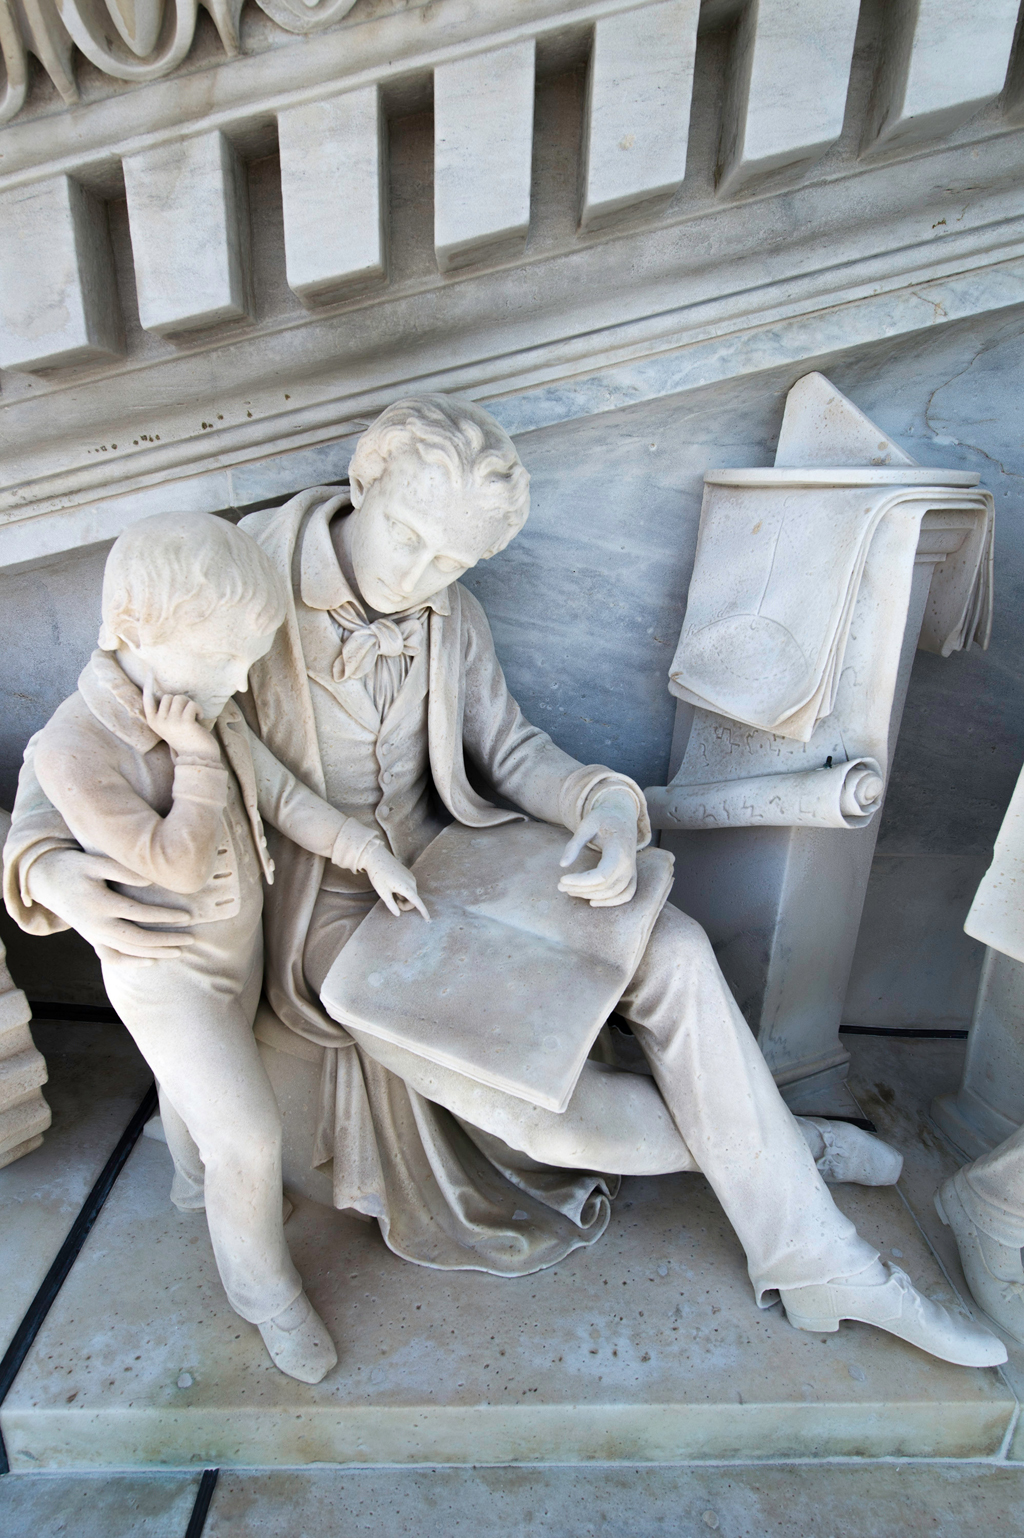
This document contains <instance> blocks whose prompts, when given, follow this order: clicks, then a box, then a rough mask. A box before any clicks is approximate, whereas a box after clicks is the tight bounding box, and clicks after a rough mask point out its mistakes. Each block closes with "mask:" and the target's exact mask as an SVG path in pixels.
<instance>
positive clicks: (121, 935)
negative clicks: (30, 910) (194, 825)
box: [26, 849, 195, 961]
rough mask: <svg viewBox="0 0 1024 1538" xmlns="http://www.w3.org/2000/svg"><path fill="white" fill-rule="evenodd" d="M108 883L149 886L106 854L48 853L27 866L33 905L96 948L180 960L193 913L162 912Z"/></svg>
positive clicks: (190, 941) (191, 940)
mask: <svg viewBox="0 0 1024 1538" xmlns="http://www.w3.org/2000/svg"><path fill="white" fill-rule="evenodd" d="M108 881H118V882H121V883H122V884H123V885H124V886H138V887H141V886H151V885H152V882H149V881H146V880H144V879H143V877H141V876H136V875H135V874H134V873H133V872H132V871H130V870H126V869H125V867H124V866H123V865H119V864H118V862H117V861H116V860H111V859H108V858H107V857H106V855H99V854H85V853H84V852H83V851H82V850H80V849H50V850H48V851H47V853H46V854H42V855H40V856H39V858H38V860H36V861H34V863H33V864H32V865H31V867H30V868H29V872H28V878H27V881H26V887H27V889H28V895H29V897H31V899H32V901H33V902H37V903H39V904H41V906H42V907H44V908H48V909H49V910H50V912H51V913H55V914H56V915H57V917H58V918H61V919H63V920H64V922H65V924H70V926H71V928H72V929H77V930H78V933H79V934H80V935H81V936H82V938H83V939H85V940H88V942H89V944H90V945H93V946H95V947H96V948H97V949H100V948H103V949H106V950H111V951H119V952H120V953H121V955H122V956H137V957H139V958H141V959H143V960H150V961H169V960H173V959H174V958H175V957H176V956H180V955H181V952H182V949H183V948H184V947H185V946H189V945H193V944H194V943H195V940H194V936H192V935H191V934H188V933H187V932H185V933H183V932H182V926H183V925H185V924H187V923H188V922H189V915H188V914H187V913H183V912H182V911H181V909H180V908H158V907H155V906H152V905H151V904H149V903H140V902H136V901H135V899H134V898H133V897H125V896H124V895H123V894H122V893H121V892H115V891H113V890H112V889H111V888H110V887H109V886H108V885H107V882H108ZM140 924H165V925H167V929H168V930H170V931H171V932H170V933H168V932H167V930H159V929H157V930H148V929H140V928H139V927H138V926H139V925H140Z"/></svg>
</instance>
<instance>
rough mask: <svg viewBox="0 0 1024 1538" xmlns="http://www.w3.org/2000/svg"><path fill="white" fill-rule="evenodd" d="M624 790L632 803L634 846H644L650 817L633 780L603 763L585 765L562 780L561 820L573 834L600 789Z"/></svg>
mask: <svg viewBox="0 0 1024 1538" xmlns="http://www.w3.org/2000/svg"><path fill="white" fill-rule="evenodd" d="M607 790H624V791H625V792H626V793H627V795H629V796H630V797H631V798H632V800H633V802H634V803H635V805H636V830H637V841H636V847H637V849H646V847H647V845H648V844H649V843H650V842H651V819H650V817H649V816H648V813H647V801H646V799H645V797H644V793H643V791H642V790H641V789H640V787H639V785H638V784H637V783H636V781H635V780H631V779H630V778H629V776H628V775H627V774H616V773H615V771H614V769H606V768H605V766H604V765H603V764H588V765H587V766H586V768H583V769H577V770H576V771H575V772H574V773H573V774H570V775H569V777H568V779H567V780H566V781H565V782H564V784H563V786H562V789H561V793H560V796H559V805H560V811H561V816H562V821H563V822H564V824H565V826H566V827H567V828H568V829H570V831H571V832H573V833H575V832H576V829H577V828H578V827H579V825H580V823H581V822H582V821H583V819H584V817H586V816H587V814H588V813H589V812H590V811H591V810H592V808H593V806H594V804H595V802H596V801H597V799H598V797H599V795H600V793H601V791H607Z"/></svg>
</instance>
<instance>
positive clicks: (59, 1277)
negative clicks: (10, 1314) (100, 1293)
mask: <svg viewBox="0 0 1024 1538" xmlns="http://www.w3.org/2000/svg"><path fill="white" fill-rule="evenodd" d="M156 1105H157V1095H156V1085H155V1084H151V1085H150V1087H149V1089H147V1091H146V1093H145V1094H144V1095H143V1097H142V1102H141V1104H140V1105H139V1108H138V1110H137V1111H136V1112H135V1115H134V1116H133V1117H132V1119H131V1121H130V1122H129V1123H128V1125H127V1127H125V1129H124V1131H123V1132H122V1134H121V1136H120V1138H119V1139H118V1142H117V1146H116V1147H115V1149H114V1151H113V1153H112V1154H111V1155H110V1158H109V1159H108V1160H107V1162H106V1164H105V1165H104V1166H103V1169H102V1171H101V1172H100V1175H99V1178H98V1179H97V1181H96V1183H95V1185H94V1186H93V1188H92V1190H91V1191H90V1192H89V1195H88V1196H87V1197H86V1199H85V1201H84V1202H83V1204H82V1208H81V1210H80V1212H79V1214H78V1216H77V1217H76V1219H75V1221H74V1222H73V1223H72V1225H71V1229H70V1232H69V1233H68V1236H67V1238H66V1239H65V1240H64V1243H63V1244H62V1245H61V1247H60V1249H59V1250H58V1251H57V1258H56V1259H55V1260H54V1262H53V1264H52V1265H51V1267H50V1269H49V1271H47V1273H46V1275H45V1277H44V1278H43V1280H42V1283H41V1285H40V1287H39V1291H38V1292H37V1293H36V1295H35V1297H34V1298H33V1299H32V1302H31V1303H30V1304H29V1306H28V1312H27V1313H26V1314H25V1317H24V1319H23V1320H22V1321H21V1323H20V1325H19V1326H18V1328H17V1330H16V1331H15V1335H14V1339H13V1340H12V1341H11V1344H10V1345H9V1346H8V1348H7V1351H6V1352H5V1354H4V1358H3V1361H2V1362H0V1405H2V1404H3V1402H4V1400H5V1399H6V1398H7V1395H8V1393H9V1392H10V1389H11V1387H12V1385H13V1383H14V1380H15V1378H16V1377H17V1376H18V1373H19V1371H20V1370H21V1366H22V1363H23V1362H24V1360H25V1358H26V1357H27V1356H28V1353H29V1351H30V1350H31V1349H32V1343H33V1341H34V1340H35V1338H36V1336H37V1335H38V1334H39V1331H40V1330H41V1328H42V1326H43V1321H44V1320H45V1318H46V1316H47V1314H48V1313H49V1312H50V1309H51V1308H52V1306H53V1304H54V1301H55V1300H56V1297H57V1294H58V1293H59V1292H60V1290H61V1288H62V1287H63V1285H64V1283H65V1281H66V1280H67V1278H68V1273H69V1272H70V1270H71V1267H72V1266H73V1265H74V1263H75V1261H76V1260H77V1259H78V1255H79V1253H80V1251H81V1249H82V1246H83V1244H84V1243H85V1241H86V1239H87V1238H88V1237H89V1233H90V1231H91V1229H92V1226H93V1224H94V1223H95V1222H96V1219H97V1218H98V1217H99V1215H100V1212H101V1210H102V1208H103V1203H104V1202H105V1201H106V1199H107V1197H108V1196H109V1195H110V1192H111V1190H112V1189H113V1185H114V1182H115V1180H116V1179H117V1177H118V1175H120V1173H121V1171H122V1169H123V1168H124V1166H125V1164H126V1162H127V1159H128V1155H129V1154H130V1153H131V1151H132V1149H133V1148H134V1147H135V1144H136V1143H137V1142H138V1140H139V1137H140V1135H141V1133H142V1129H143V1127H144V1126H145V1125H146V1122H147V1121H148V1120H149V1118H150V1117H151V1116H152V1114H153V1112H154V1111H155V1110H156ZM9 1472H10V1464H9V1463H8V1461H7V1450H6V1448H5V1447H4V1445H3V1438H2V1436H0V1474H7V1473H9ZM204 1477H205V1476H204ZM211 1490H212V1487H211ZM207 1505H209V1501H207ZM197 1531H201V1529H197ZM189 1532H191V1528H190V1529H189Z"/></svg>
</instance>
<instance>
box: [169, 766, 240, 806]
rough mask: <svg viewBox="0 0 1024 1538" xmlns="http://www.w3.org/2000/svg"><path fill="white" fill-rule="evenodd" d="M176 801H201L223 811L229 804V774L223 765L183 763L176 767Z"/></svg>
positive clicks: (174, 792) (174, 794) (174, 793)
mask: <svg viewBox="0 0 1024 1538" xmlns="http://www.w3.org/2000/svg"><path fill="white" fill-rule="evenodd" d="M172 794H173V796H174V799H175V801H200V802H203V803H204V804H205V805H207V806H215V807H217V808H219V810H221V811H223V810H224V808H225V807H226V806H227V803H228V772H227V770H226V769H225V768H224V766H223V764H198V763H193V764H190V763H187V762H182V760H181V759H178V761H177V763H176V764H175V765H174V790H173V792H172Z"/></svg>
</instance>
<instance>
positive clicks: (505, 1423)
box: [0, 1139, 1017, 1471]
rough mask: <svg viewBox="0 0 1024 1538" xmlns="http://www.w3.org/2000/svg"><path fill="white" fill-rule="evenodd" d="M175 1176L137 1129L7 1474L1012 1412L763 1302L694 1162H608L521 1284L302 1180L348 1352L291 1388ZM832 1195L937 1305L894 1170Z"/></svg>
mask: <svg viewBox="0 0 1024 1538" xmlns="http://www.w3.org/2000/svg"><path fill="white" fill-rule="evenodd" d="M169 1181H170V1160H169V1156H168V1153H167V1150H166V1148H165V1147H163V1146H162V1145H160V1144H158V1143H154V1142H152V1141H150V1140H148V1139H142V1140H140V1142H139V1144H138V1145H137V1147H136V1149H135V1152H134V1153H133V1155H132V1157H131V1159H130V1161H129V1163H128V1165H127V1167H126V1169H125V1171H124V1173H123V1174H122V1176H121V1178H120V1180H119V1181H118V1184H117V1186H116V1187H115V1189H114V1191H113V1193H112V1195H111V1197H110V1199H109V1200H108V1202H107V1205H106V1207H105V1208H104V1211H103V1213H102V1214H101V1217H100V1219H99V1221H98V1223H97V1225H96V1227H95V1228H94V1230H93V1232H92V1234H91V1235H90V1237H89V1239H88V1241H87V1243H86V1245H85V1248H84V1249H83V1251H82V1254H81V1256H80V1258H79V1260H78V1262H77V1264H76V1265H75V1267H74V1269H73V1271H72V1273H71V1276H70V1277H69V1279H68V1281H67V1283H66V1284H65V1287H64V1289H63V1291H62V1293H61V1295H60V1297H59V1298H58V1299H57V1302H56V1303H55V1305H54V1307H53V1309H52V1310H51V1312H50V1315H49V1317H48V1319H47V1321H46V1324H45V1325H44V1327H43V1330H42V1331H41V1333H40V1335H39V1337H38V1339H37V1341H36V1343H35V1346H34V1348H33V1350H32V1352H31V1354H30V1355H29V1357H28V1359H27V1361H26V1364H25V1366H24V1368H23V1369H22V1372H21V1374H20V1376H19V1378H18V1380H17V1382H16V1384H15V1385H14V1388H13V1389H12V1391H11V1394H10V1395H9V1397H8V1399H7V1402H6V1404H5V1405H4V1407H3V1410H2V1412H0V1425H2V1429H3V1435H4V1438H5V1441H6V1444H7V1448H8V1452H9V1456H10V1460H11V1465H12V1469H14V1470H16V1471H29V1470H73V1469H77V1470H88V1469H133V1468H134V1469H142V1468H149V1469H153V1468H160V1467H162V1468H168V1469H169V1468H196V1467H200V1466H211V1465H217V1466H220V1467H221V1468H227V1467H231V1466H234V1467H245V1466H249V1467H252V1466H262V1467H274V1466H277V1467H281V1466H289V1465H290V1466H296V1465H309V1464H316V1463H334V1464H343V1465H346V1464H347V1465H384V1464H406V1465H416V1464H476V1465H479V1464H500V1463H512V1464H514V1463H538V1464H545V1463H561V1464H566V1463H588V1462H604V1463H612V1464H615V1463H618V1464H635V1463H679V1462H684V1461H693V1460H732V1459H736V1460H752V1459H763V1460H769V1459H791V1458H828V1457H837V1456H839V1457H867V1458H878V1457H897V1458H907V1457H911V1458H918V1457H928V1458H979V1457H992V1456H994V1455H996V1454H998V1452H999V1450H1000V1448H1001V1446H1002V1444H1003V1442H1004V1439H1005V1436H1006V1433H1007V1431H1008V1429H1009V1427H1010V1424H1011V1421H1012V1419H1013V1416H1014V1413H1015V1410H1016V1404H1017V1401H1016V1398H1015V1395H1014V1394H1013V1393H1012V1392H1011V1390H1010V1388H1009V1387H1008V1386H1007V1382H1006V1380H1005V1379H1004V1377H1003V1376H1002V1375H1001V1374H1000V1373H999V1372H998V1371H997V1370H995V1369H991V1370H987V1371H974V1370H968V1369H964V1368H956V1367H951V1366H947V1365H946V1364H944V1363H941V1362H937V1361H935V1360H933V1359H932V1358H930V1357H927V1356H925V1355H924V1354H923V1353H921V1352H918V1351H916V1350H915V1349H914V1348H913V1347H910V1346H907V1345H905V1344H903V1343H902V1342H899V1341H895V1340H892V1339H891V1338H890V1337H888V1336H884V1335H882V1334H880V1333H879V1332H877V1331H874V1330H872V1329H870V1328H868V1327H866V1326H861V1325H856V1324H844V1325H843V1326H842V1327H841V1329H840V1331H839V1333H838V1334H836V1335H832V1336H826V1335H822V1336H818V1335H810V1334H805V1333H803V1332H799V1331H796V1330H793V1329H792V1328H791V1327H790V1326H789V1325H788V1323H787V1322H786V1320H785V1318H784V1316H783V1315H782V1312H781V1310H780V1309H779V1307H778V1306H776V1307H775V1308H774V1309H771V1310H767V1311H760V1310H758V1309H757V1308H756V1307H755V1305H754V1303H753V1298H752V1293H751V1288H750V1284H749V1281H748V1279H747V1276H746V1271H745V1266H744V1262H743V1256H742V1253H741V1251H740V1249H739V1245H738V1243H737V1241H736V1240H735V1238H734V1237H733V1235H732V1233H731V1230H730V1229H729V1228H728V1225H727V1224H726V1222H725V1219H724V1217H723V1215H722V1213H721V1210H720V1208H719V1207H718V1204H717V1202H716V1201H715V1199H714V1197H713V1196H712V1195H711V1193H710V1191H709V1189H708V1187H707V1186H706V1184H705V1183H704V1181H703V1180H702V1179H701V1178H700V1177H698V1176H693V1175H677V1176H668V1177H664V1178H662V1179H658V1180H632V1181H627V1182H625V1184H624V1190H623V1194H622V1196H621V1197H620V1198H619V1200H618V1202H617V1203H616V1204H615V1210H614V1216H613V1219H612V1223H611V1226H610V1228H609V1231H608V1233H607V1234H606V1235H605V1237H604V1238H603V1240H602V1241H601V1242H600V1243H599V1244H598V1245H597V1246H596V1247H595V1248H593V1249H592V1250H589V1251H578V1252H577V1253H576V1254H574V1255H572V1256H570V1257H569V1258H568V1260H566V1261H565V1262H564V1263H563V1264H561V1265H559V1266H557V1267H555V1268H554V1269H553V1270H550V1271H547V1272H542V1273H540V1274H539V1275H537V1276H533V1277H528V1278H524V1279H521V1280H517V1281H508V1280H503V1279H498V1278H494V1277H489V1276H484V1275H481V1274H478V1273H472V1272H458V1273H452V1272H449V1273H442V1272H436V1271H430V1270H426V1269H423V1268H419V1267H415V1266H411V1265H409V1264H408V1263H406V1262H403V1261H400V1260H398V1259H396V1257H394V1256H393V1255H391V1254H390V1252H389V1251H388V1250H387V1249H386V1248H385V1246H384V1244H383V1242H382V1241H381V1239H380V1236H379V1233H378V1231H377V1228H376V1225H374V1224H369V1223H364V1222H361V1221H359V1220H358V1219H354V1218H352V1217H349V1216H345V1215H341V1214H337V1213H332V1212H329V1211H327V1210H326V1209H324V1208H322V1207H320V1206H318V1205H317V1204H315V1203H313V1202H311V1201H308V1200H304V1199H299V1201H298V1202H297V1204H296V1211H295V1215H294V1216H293V1217H292V1219H291V1221H290V1222H289V1225H288V1230H287V1231H288V1234H289V1239H290V1242H291V1245H292V1249H293V1253H294V1254H295V1258H296V1261H297V1263H298V1265H299V1267H300V1269H301V1271H302V1272H303V1275H304V1276H305V1278H306V1280H307V1284H308V1286H309V1291H310V1294H311V1296H312V1298H313V1300H314V1302H315V1304H316V1306H317V1307H318V1308H319V1309H320V1310H321V1312H322V1313H323V1314H324V1317H325V1319H326V1320H327V1322H328V1324H329V1326H330V1328H331V1329H332V1331H333V1333H334V1336H335V1338H336V1340H337V1341H338V1343H339V1349H340V1356H341V1361H340V1364H339V1366H338V1367H337V1368H336V1369H335V1371H334V1372H333V1373H331V1374H330V1375H329V1376H328V1378H327V1379H326V1380H325V1381H324V1383H322V1384H319V1385H317V1386H316V1387H308V1386H306V1385H303V1384H299V1383H295V1382H293V1381H291V1380H289V1379H287V1378H284V1377H283V1376H282V1375H281V1374H279V1373H278V1372H277V1371H276V1370H275V1369H274V1368H273V1366H272V1365H271V1364H270V1362H269V1359H268V1358H267V1357H266V1356H265V1354H264V1352H263V1348H262V1343H261V1341H260V1339H259V1336H258V1333H257V1331H256V1330H255V1329H254V1328H253V1327H252V1326H250V1325H247V1324H245V1323H244V1322H243V1321H241V1320H240V1319H238V1318H237V1317H236V1316H235V1315H234V1314H233V1313H232V1312H231V1310H230V1309H229V1307H228V1305H227V1303H226V1301H225V1299H224V1296H223V1293H222V1291H221V1288H220V1284H219V1281H218V1279H217V1276H216V1272H215V1270H214V1267H213V1261H212V1254H211V1251H210V1246H209V1241H208V1238H207V1234H206V1228H205V1221H204V1219H203V1216H202V1214H188V1215H182V1214H179V1213H178V1212H176V1211H175V1209H174V1208H172V1207H171V1206H170V1204H169V1202H168V1199H167V1192H168V1186H169ZM838 1195H839V1200H840V1204H841V1205H842V1206H843V1208H844V1209H845V1210H846V1211H848V1212H849V1214H850V1216H851V1217H853V1218H854V1220H855V1221H856V1222H857V1223H858V1226H859V1227H860V1228H861V1230H862V1232H864V1233H865V1234H866V1235H867V1236H869V1237H870V1238H871V1239H872V1240H873V1241H874V1242H875V1243H876V1244H877V1245H878V1246H879V1248H880V1249H881V1250H882V1252H883V1253H884V1254H888V1255H893V1256H895V1258H896V1259H897V1260H898V1261H899V1263H900V1264H901V1265H902V1266H904V1267H905V1268H906V1269H907V1270H908V1271H909V1273H910V1274H911V1276H912V1277H913V1278H914V1280H915V1281H916V1282H917V1283H918V1285H920V1286H923V1287H924V1288H925V1290H926V1291H928V1292H929V1293H930V1294H931V1295H932V1296H935V1297H939V1298H942V1299H944V1300H947V1301H952V1297H953V1294H952V1291H951V1289H950V1285H949V1282H948V1280H947V1278H946V1277H945V1276H944V1274H943V1272H942V1271H941V1270H940V1268H939V1266H938V1264H937V1263H936V1260H935V1257H934V1255H933V1254H932V1252H931V1251H930V1250H929V1248H928V1246H927V1244H926V1242H925V1239H924V1236H923V1235H922V1233H921V1230H920V1229H919V1227H918V1225H917V1223H916V1222H915V1220H914V1217H913V1215H912V1214H911V1211H910V1210H909V1208H908V1206H907V1205H906V1203H905V1201H904V1200H903V1198H902V1197H901V1195H900V1194H899V1193H898V1192H897V1191H892V1190H886V1191H862V1190H858V1189H856V1188H852V1187H847V1188H843V1189H841V1190H840V1191H839V1193H838Z"/></svg>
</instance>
